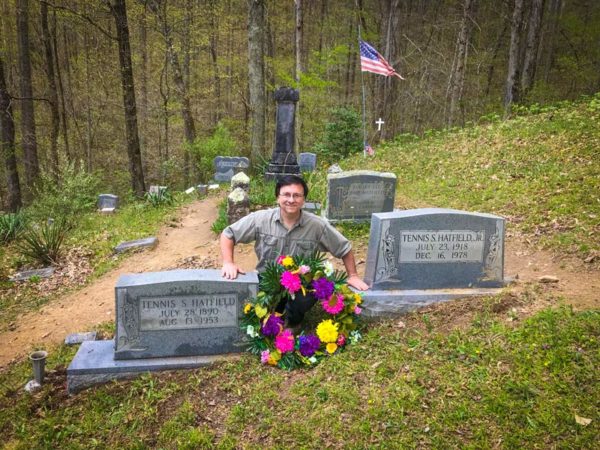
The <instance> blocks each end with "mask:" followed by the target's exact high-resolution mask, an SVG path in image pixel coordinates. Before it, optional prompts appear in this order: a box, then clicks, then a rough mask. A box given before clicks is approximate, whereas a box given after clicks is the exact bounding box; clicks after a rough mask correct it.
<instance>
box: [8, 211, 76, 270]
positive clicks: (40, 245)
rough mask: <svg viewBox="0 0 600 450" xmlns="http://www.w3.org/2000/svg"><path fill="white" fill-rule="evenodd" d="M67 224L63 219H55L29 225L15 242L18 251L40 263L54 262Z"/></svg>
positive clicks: (60, 247)
mask: <svg viewBox="0 0 600 450" xmlns="http://www.w3.org/2000/svg"><path fill="white" fill-rule="evenodd" d="M68 230H69V225H68V223H67V221H65V220H56V221H54V222H52V223H48V222H45V223H44V224H43V225H41V226H38V225H36V224H34V225H31V226H29V227H28V228H27V229H26V230H25V231H24V232H23V234H22V235H21V240H20V241H19V243H18V244H17V247H18V249H19V251H20V252H21V253H22V254H23V255H24V256H25V257H27V258H29V259H31V260H33V261H35V262H37V263H40V264H56V263H57V262H58V260H59V257H60V254H61V249H62V245H63V242H64V240H65V237H66V235H67V231H68Z"/></svg>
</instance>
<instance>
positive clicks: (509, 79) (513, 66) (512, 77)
mask: <svg viewBox="0 0 600 450" xmlns="http://www.w3.org/2000/svg"><path fill="white" fill-rule="evenodd" d="M522 29H523V0H514V9H513V14H512V21H511V29H510V48H509V50H508V74H507V76H506V89H505V92H504V111H505V113H506V114H508V113H509V112H510V107H511V105H512V104H513V103H515V102H518V101H519V100H520V92H519V78H520V76H519V74H520V72H521V64H520V58H519V56H520V54H521V31H522Z"/></svg>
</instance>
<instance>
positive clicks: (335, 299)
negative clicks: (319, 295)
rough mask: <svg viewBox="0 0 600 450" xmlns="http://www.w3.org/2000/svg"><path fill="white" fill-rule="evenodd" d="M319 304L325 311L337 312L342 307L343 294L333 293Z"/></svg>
mask: <svg viewBox="0 0 600 450" xmlns="http://www.w3.org/2000/svg"><path fill="white" fill-rule="evenodd" d="M321 304H322V305H323V309H324V310H325V311H326V312H327V313H329V314H337V313H339V312H341V311H342V310H343V309H344V296H343V295H342V294H333V295H332V296H331V297H330V298H329V300H323V301H322V302H321Z"/></svg>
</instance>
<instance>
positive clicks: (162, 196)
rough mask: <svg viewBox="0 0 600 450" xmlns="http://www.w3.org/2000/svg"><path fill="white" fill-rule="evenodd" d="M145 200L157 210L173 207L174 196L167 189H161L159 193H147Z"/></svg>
mask: <svg viewBox="0 0 600 450" xmlns="http://www.w3.org/2000/svg"><path fill="white" fill-rule="evenodd" d="M145 198H146V201H147V202H148V203H150V204H151V205H152V206H153V207H155V208H158V207H159V206H163V205H172V204H173V201H174V199H173V195H172V194H171V192H170V191H169V190H168V189H167V188H165V189H162V188H159V190H158V192H146V195H145Z"/></svg>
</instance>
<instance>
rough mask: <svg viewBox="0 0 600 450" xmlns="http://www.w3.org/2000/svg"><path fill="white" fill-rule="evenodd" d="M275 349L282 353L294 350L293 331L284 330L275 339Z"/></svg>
mask: <svg viewBox="0 0 600 450" xmlns="http://www.w3.org/2000/svg"><path fill="white" fill-rule="evenodd" d="M275 348H276V349H277V350H279V351H280V352H281V353H288V352H291V351H293V350H294V335H293V334H292V330H283V331H282V332H281V333H279V334H278V335H277V337H276V338H275Z"/></svg>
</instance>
